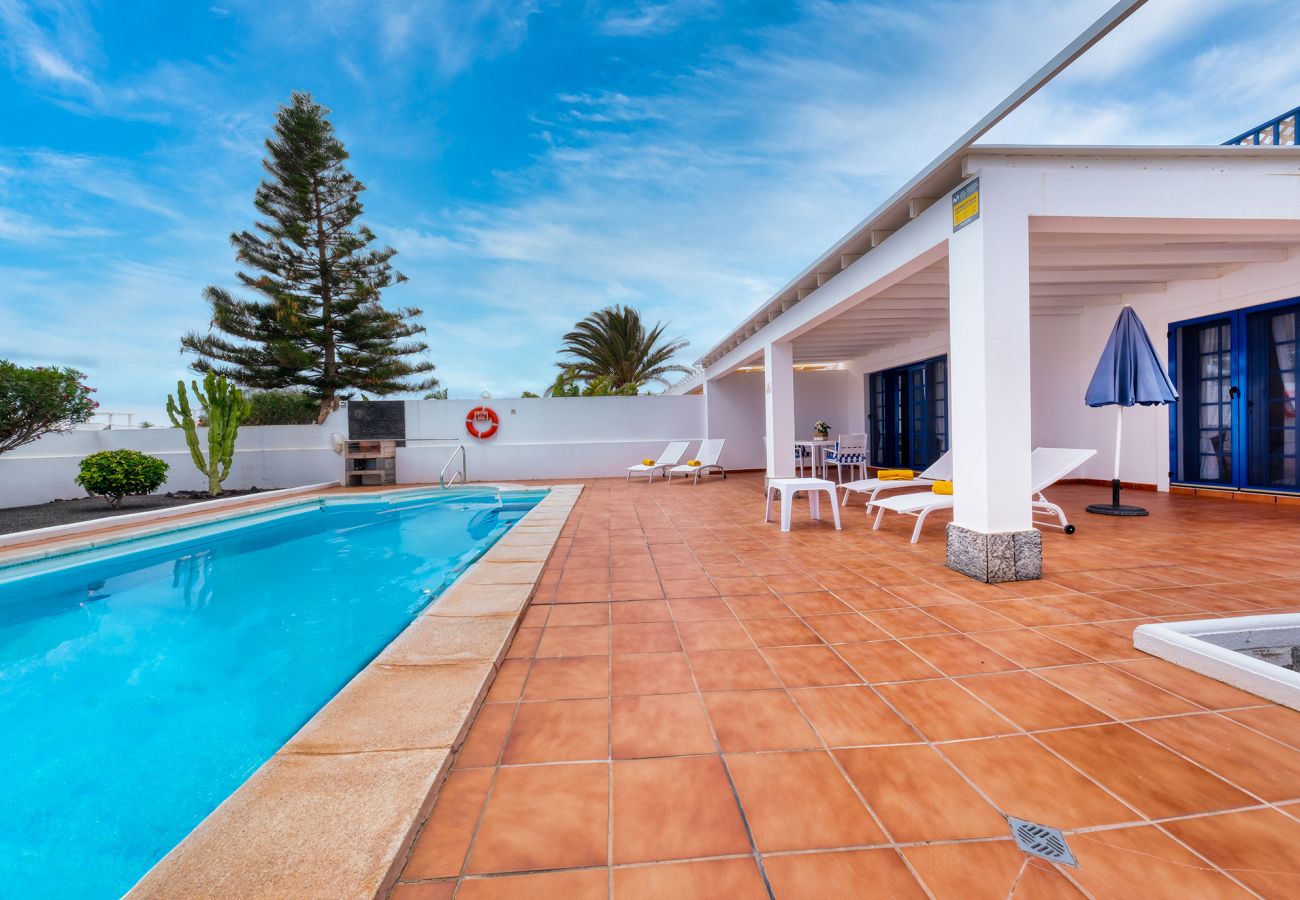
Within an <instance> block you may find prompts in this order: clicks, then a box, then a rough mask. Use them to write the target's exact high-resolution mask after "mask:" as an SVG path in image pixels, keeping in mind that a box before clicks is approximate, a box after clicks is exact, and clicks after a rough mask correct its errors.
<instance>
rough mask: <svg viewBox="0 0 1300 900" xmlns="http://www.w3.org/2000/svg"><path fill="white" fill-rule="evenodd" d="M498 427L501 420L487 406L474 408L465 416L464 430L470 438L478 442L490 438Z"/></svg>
mask: <svg viewBox="0 0 1300 900" xmlns="http://www.w3.org/2000/svg"><path fill="white" fill-rule="evenodd" d="M500 427H501V419H500V418H499V417H498V416H497V414H496V412H495V411H494V410H493V409H492V408H491V407H488V406H476V407H474V408H473V409H471V410H470V411H469V412H468V413H467V414H466V416H465V430H466V431H468V432H469V436H470V437H472V438H477V439H478V440H480V441H486V440H487V439H488V438H490V437H492V435H494V434H496V433H497V429H498V428H500Z"/></svg>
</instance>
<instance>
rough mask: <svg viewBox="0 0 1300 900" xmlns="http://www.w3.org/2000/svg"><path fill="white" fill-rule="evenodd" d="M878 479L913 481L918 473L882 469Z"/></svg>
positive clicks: (909, 470) (905, 470)
mask: <svg viewBox="0 0 1300 900" xmlns="http://www.w3.org/2000/svg"><path fill="white" fill-rule="evenodd" d="M876 477H877V478H879V479H880V480H881V481H911V480H912V479H913V478H915V477H916V473H915V472H913V471H912V470H911V469H881V470H880V471H878V472H877V473H876Z"/></svg>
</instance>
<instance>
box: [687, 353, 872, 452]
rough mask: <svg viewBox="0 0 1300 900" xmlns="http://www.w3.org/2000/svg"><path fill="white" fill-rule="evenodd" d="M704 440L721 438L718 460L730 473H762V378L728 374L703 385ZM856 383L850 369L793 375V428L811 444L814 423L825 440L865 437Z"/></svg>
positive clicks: (858, 379)
mask: <svg viewBox="0 0 1300 900" xmlns="http://www.w3.org/2000/svg"><path fill="white" fill-rule="evenodd" d="M704 391H705V398H706V406H707V411H706V418H707V423H708V436H709V437H714V438H716V437H720V438H726V440H727V445H726V450H725V457H724V460H725V461H726V464H727V465H728V466H729V467H731V468H735V469H762V468H764V467H765V465H766V461H765V459H764V456H763V422H764V416H765V409H764V403H763V373H762V372H733V373H732V374H730V375H727V376H726V377H723V378H718V379H715V380H713V381H710V382H708V383H707V384H706V385H705V389H704ZM863 402H864V401H863V390H862V377H861V374H860V372H858V371H857V370H855V369H853V368H848V369H831V370H826V371H820V372H795V373H794V427H795V435H796V437H799V438H811V437H812V431H813V423H814V422H816V421H817V420H818V419H821V420H822V421H824V422H826V424H828V425H830V426H831V437H832V438H834V437H835V436H836V435H839V434H853V433H861V432H865V431H866V414H865V407H864V405H863Z"/></svg>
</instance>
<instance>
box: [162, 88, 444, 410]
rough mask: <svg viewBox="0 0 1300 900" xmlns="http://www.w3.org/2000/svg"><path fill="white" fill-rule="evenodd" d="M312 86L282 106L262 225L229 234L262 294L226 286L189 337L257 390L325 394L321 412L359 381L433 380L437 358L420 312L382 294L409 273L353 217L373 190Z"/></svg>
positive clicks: (371, 390)
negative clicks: (428, 356)
mask: <svg viewBox="0 0 1300 900" xmlns="http://www.w3.org/2000/svg"><path fill="white" fill-rule="evenodd" d="M328 113H329V110H327V109H325V108H324V107H323V106H321V105H319V104H317V103H316V102H314V101H313V100H312V97H311V95H310V94H308V93H301V92H295V93H294V94H293V98H292V100H291V102H290V103H289V104H288V105H287V106H282V107H281V108H280V110H279V112H278V113H277V115H276V121H275V128H274V134H273V135H272V137H270V138H268V139H267V141H266V149H267V154H268V155H267V158H266V160H264V162H263V165H264V166H265V168H266V171H267V173H268V175H269V177H268V178H266V179H264V180H263V181H262V183H261V185H259V186H258V188H257V192H256V194H255V195H254V199H253V205H254V206H255V207H256V209H257V211H258V213H260V214H261V216H262V218H260V219H258V220H257V221H256V222H255V223H254V227H255V229H256V231H257V232H259V234H255V233H253V232H250V231H242V232H239V233H237V234H232V235H231V236H230V241H231V243H232V244H233V245H234V247H235V258H236V260H237V261H238V262H239V263H240V264H241V265H242V266H244V267H245V268H247V269H248V270H250V271H240V272H237V273H236V277H237V278H238V279H239V281H240V282H241V283H242V284H243V285H244V286H245V287H247V288H249V289H251V290H253V291H256V292H257V293H258V294H261V295H262V298H264V299H244V298H241V297H237V296H235V295H233V294H231V293H230V292H229V291H226V290H224V289H222V288H219V287H209V288H208V289H207V290H206V291H204V297H205V298H206V299H207V301H208V303H209V304H210V305H211V307H212V323H211V327H210V329H209V331H208V333H206V334H199V333H197V332H192V333H190V334H187V335H185V337H183V338H182V339H181V349H182V351H189V352H191V353H194V354H196V355H197V356H198V359H197V360H196V361H195V362H194V363H193V368H194V370H195V371H196V372H199V373H201V374H206V373H208V372H210V371H212V372H216V373H217V374H219V375H225V376H226V377H227V378H229V379H230V380H232V381H234V382H236V383H238V384H241V385H244V386H246V387H251V388H260V389H263V390H275V389H282V388H297V389H299V390H304V391H306V392H307V393H308V394H309V395H310V396H311V397H312V399H313V400H315V401H316V402H318V403H319V404H320V419H321V420H324V418H325V416H327V415H328V414H329V412H330V410H333V409H336V408H337V407H338V402H339V400H340V399H345V398H346V397H347V396H348V392H350V391H353V390H356V391H363V392H365V393H366V394H371V395H380V396H382V395H384V394H391V393H394V392H397V391H421V390H429V389H432V388H434V387H437V385H438V380H437V379H436V378H434V377H433V376H432V375H431V374H430V373H432V372H433V369H434V366H433V363H431V362H429V361H428V360H424V359H420V358H418V357H419V356H420V355H421V354H423V353H424V352H425V351H427V350H428V345H427V344H425V343H424V342H423V341H421V340H418V339H415V338H417V336H418V335H420V334H423V333H424V330H425V329H424V326H422V325H420V324H418V323H417V322H416V321H415V320H416V318H417V317H418V316H419V315H420V310H418V309H415V308H412V307H403V308H399V309H391V310H390V309H386V308H385V307H384V306H383V304H382V301H381V298H380V292H381V291H382V290H383V289H384V288H387V287H389V286H390V285H394V284H400V283H401V282H403V281H405V280H406V276H404V275H402V274H401V273H400V272H397V271H395V270H394V269H393V267H392V265H391V264H390V263H389V260H391V259H392V257H393V256H394V254H396V252H397V251H396V250H394V249H392V248H391V247H380V248H372V247H371V246H370V245H371V243H373V242H374V240H375V235H374V233H373V232H371V231H370V229H369V228H367V227H366V226H365V225H363V224H361V223H360V222H358V221H357V219H358V218H359V217H360V215H361V202H360V200H359V199H358V196H359V195H360V193H361V192H362V191H363V190H365V187H364V185H362V184H361V182H360V181H358V180H357V179H356V178H355V177H354V176H353V175H352V173H351V172H349V171H348V170H347V168H345V166H344V162H345V161H346V160H347V158H348V153H347V151H346V150H345V149H344V148H343V144H342V143H341V142H340V141H339V139H338V138H337V137H336V136H335V134H334V126H333V125H332V124H330V121H329V119H328V118H326V116H327V115H328Z"/></svg>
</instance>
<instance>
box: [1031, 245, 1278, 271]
mask: <svg viewBox="0 0 1300 900" xmlns="http://www.w3.org/2000/svg"><path fill="white" fill-rule="evenodd" d="M1286 256H1287V254H1286V251H1285V250H1271V249H1267V248H1255V247H1231V248H1228V247H1225V248H1221V249H1215V250H1209V249H1195V250H1158V249H1150V250H1148V249H1144V248H1140V247H1133V248H1124V249H1122V250H1121V249H1114V250H1108V251H1104V252H1098V251H1095V250H1093V249H1091V248H1089V249H1088V250H1086V251H1084V250H1080V251H1075V252H1071V251H1068V250H1064V249H1062V250H1056V251H1052V252H1049V253H1041V252H1040V253H1031V254H1030V257H1029V264H1030V267H1031V268H1055V267H1062V268H1065V267H1072V266H1097V267H1102V268H1118V267H1121V266H1174V265H1196V264H1197V263H1201V264H1206V263H1210V264H1215V265H1226V264H1228V263H1248V262H1282V261H1283V260H1285V259H1286Z"/></svg>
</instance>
